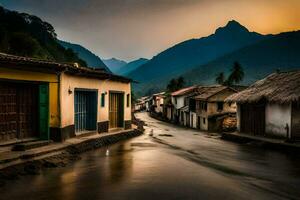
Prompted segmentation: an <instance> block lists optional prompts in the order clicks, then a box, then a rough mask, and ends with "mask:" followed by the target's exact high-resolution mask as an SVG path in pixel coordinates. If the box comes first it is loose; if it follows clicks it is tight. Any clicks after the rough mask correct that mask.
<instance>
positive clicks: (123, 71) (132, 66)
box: [116, 58, 148, 76]
mask: <svg viewBox="0 0 300 200" xmlns="http://www.w3.org/2000/svg"><path fill="white" fill-rule="evenodd" d="M147 62H148V59H146V58H139V59H137V60H134V61H131V62H129V63H127V64H126V65H125V66H122V67H121V68H120V69H119V70H118V71H117V72H116V73H117V74H120V75H124V76H126V75H128V74H129V73H130V72H132V71H134V70H136V69H137V68H139V67H140V66H142V65H144V64H145V63H147Z"/></svg>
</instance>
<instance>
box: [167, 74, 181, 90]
mask: <svg viewBox="0 0 300 200" xmlns="http://www.w3.org/2000/svg"><path fill="white" fill-rule="evenodd" d="M184 86H185V80H184V78H183V77H182V76H180V77H178V78H175V79H174V78H173V79H171V80H170V82H169V84H168V85H167V91H168V92H174V91H177V90H180V89H181V88H183V87H184Z"/></svg>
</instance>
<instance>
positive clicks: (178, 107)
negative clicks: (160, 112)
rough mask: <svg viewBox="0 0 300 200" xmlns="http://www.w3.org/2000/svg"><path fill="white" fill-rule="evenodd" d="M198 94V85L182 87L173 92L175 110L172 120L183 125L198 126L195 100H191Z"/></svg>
mask: <svg viewBox="0 0 300 200" xmlns="http://www.w3.org/2000/svg"><path fill="white" fill-rule="evenodd" d="M196 94H197V86H191V87H187V88H183V89H180V90H178V91H175V92H173V93H172V94H171V99H172V105H173V111H172V120H173V121H174V122H176V123H179V124H180V125H183V126H188V127H194V128H196V123H195V119H196V113H195V109H193V108H194V107H195V106H193V105H194V101H193V100H190V99H191V98H192V97H193V96H195V95H196Z"/></svg>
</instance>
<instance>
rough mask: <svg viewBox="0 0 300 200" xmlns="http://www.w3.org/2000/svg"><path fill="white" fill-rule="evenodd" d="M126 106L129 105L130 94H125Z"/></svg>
mask: <svg viewBox="0 0 300 200" xmlns="http://www.w3.org/2000/svg"><path fill="white" fill-rule="evenodd" d="M126 106H127V107H129V106H130V94H127V95H126Z"/></svg>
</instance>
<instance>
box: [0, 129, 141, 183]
mask: <svg viewBox="0 0 300 200" xmlns="http://www.w3.org/2000/svg"><path fill="white" fill-rule="evenodd" d="M142 134H143V130H141V129H139V128H138V129H131V130H128V131H122V132H120V133H117V134H111V135H106V136H102V137H97V138H91V139H88V140H84V141H82V142H80V143H77V144H72V145H69V146H67V147H66V148H64V149H63V150H61V149H58V150H57V152H55V151H54V152H51V153H49V154H45V155H43V156H42V157H33V158H30V159H28V160H25V161H23V162H22V163H18V164H14V165H10V166H8V167H5V168H3V169H1V170H0V187H1V186H3V185H5V183H6V181H10V180H16V179H18V178H19V177H20V176H24V175H37V174H40V173H41V171H42V170H43V169H47V168H56V167H64V166H66V165H67V164H69V163H71V162H74V161H76V160H80V159H81V158H80V154H81V153H83V152H86V151H90V150H93V149H98V148H101V147H105V146H108V145H112V144H115V143H117V142H119V141H123V140H127V139H130V138H133V137H137V136H140V135H142Z"/></svg>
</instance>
